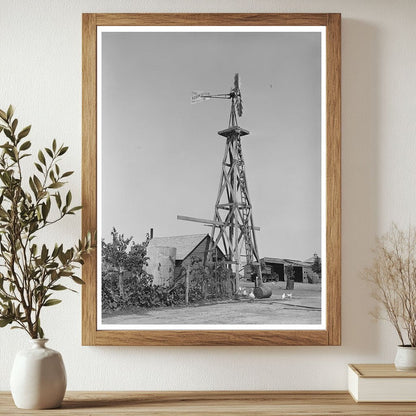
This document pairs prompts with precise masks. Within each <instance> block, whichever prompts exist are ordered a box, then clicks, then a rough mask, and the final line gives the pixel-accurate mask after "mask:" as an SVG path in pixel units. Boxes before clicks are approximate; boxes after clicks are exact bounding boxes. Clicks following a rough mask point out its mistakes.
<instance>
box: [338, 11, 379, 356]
mask: <svg viewBox="0 0 416 416" xmlns="http://www.w3.org/2000/svg"><path fill="white" fill-rule="evenodd" d="M379 61H380V39H379V29H378V28H377V27H376V26H373V25H369V24H368V23H367V22H362V21H359V20H355V19H343V21H342V335H343V338H342V344H343V346H344V348H345V349H347V351H345V350H344V352H348V353H349V354H353V355H355V354H357V355H358V354H359V355H360V358H361V359H363V355H365V354H368V355H369V356H370V357H371V356H375V355H376V354H377V353H378V352H379V351H378V347H379V346H380V344H381V340H380V339H379V338H380V334H379V333H378V329H377V325H376V322H375V321H374V318H372V317H371V316H370V315H369V313H370V312H371V310H372V308H373V307H374V301H373V300H372V298H371V289H370V287H369V285H368V284H367V283H366V282H364V281H363V280H362V278H361V277H360V272H361V271H362V269H363V268H364V267H366V266H369V265H370V264H371V259H372V251H371V250H372V247H373V246H374V243H375V240H374V238H375V235H377V232H378V228H377V225H378V216H379V211H378V204H377V201H378V199H379V194H380V183H379V175H378V173H379V171H380V169H381V167H380V166H379V157H378V155H379V151H380V149H379V141H378V136H379V133H380V132H379V126H380V121H381V120H380V104H379V103H380V93H379V90H380V73H379Z"/></svg>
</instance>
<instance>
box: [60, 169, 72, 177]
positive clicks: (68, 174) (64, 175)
mask: <svg viewBox="0 0 416 416" xmlns="http://www.w3.org/2000/svg"><path fill="white" fill-rule="evenodd" d="M73 173H74V171H73V170H72V171H70V172H65V173H64V174H63V175H62V176H61V178H66V177H67V176H71V175H72V174H73Z"/></svg>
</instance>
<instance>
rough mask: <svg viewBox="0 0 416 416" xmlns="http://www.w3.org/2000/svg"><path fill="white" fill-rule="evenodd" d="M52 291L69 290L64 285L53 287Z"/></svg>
mask: <svg viewBox="0 0 416 416" xmlns="http://www.w3.org/2000/svg"><path fill="white" fill-rule="evenodd" d="M50 289H51V290H66V289H68V288H67V287H66V286H64V285H55V286H52V287H51V288H50Z"/></svg>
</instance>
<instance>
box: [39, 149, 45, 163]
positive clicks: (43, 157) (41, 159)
mask: <svg viewBox="0 0 416 416" xmlns="http://www.w3.org/2000/svg"><path fill="white" fill-rule="evenodd" d="M38 159H39V161H40V163H42V164H43V165H45V166H46V160H45V156H44V154H43V153H42V150H39V152H38Z"/></svg>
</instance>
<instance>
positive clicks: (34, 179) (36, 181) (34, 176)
mask: <svg viewBox="0 0 416 416" xmlns="http://www.w3.org/2000/svg"><path fill="white" fill-rule="evenodd" d="M33 182H34V183H35V185H36V188H37V190H38V191H39V192H40V191H41V190H42V183H41V181H40V180H39V178H38V177H37V176H36V175H33Z"/></svg>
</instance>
